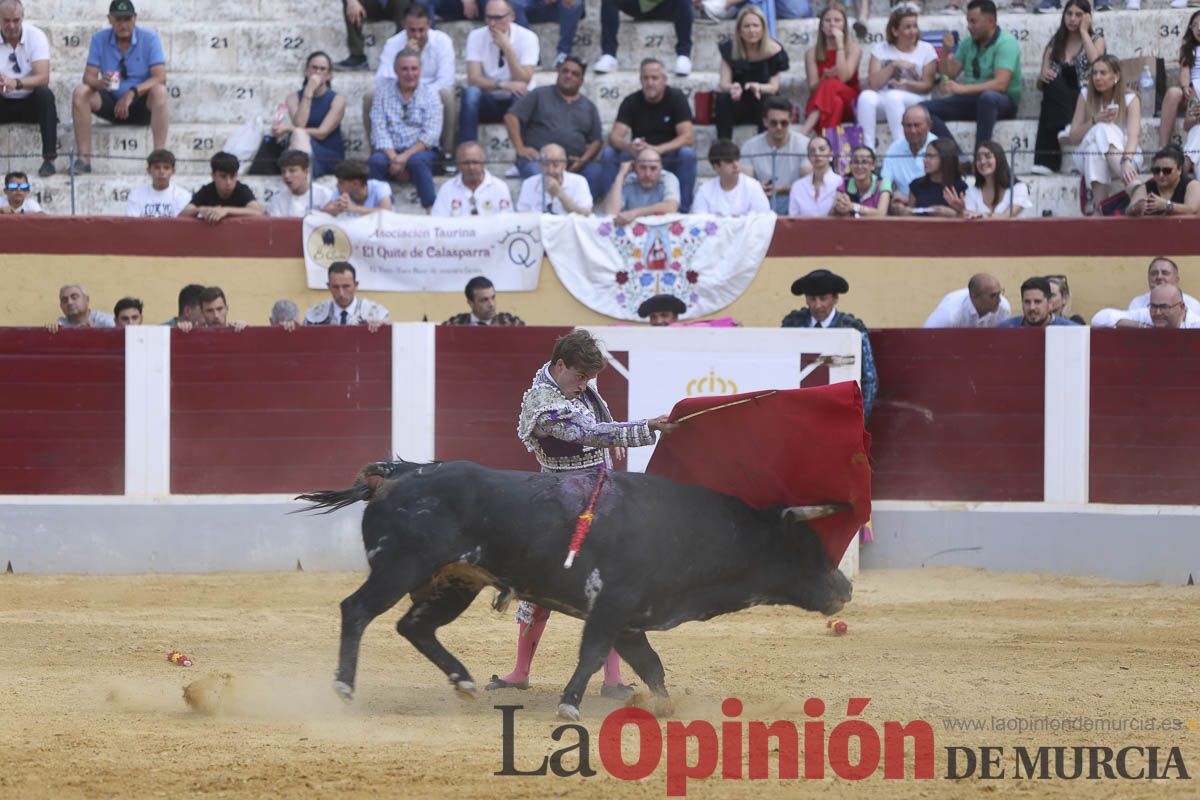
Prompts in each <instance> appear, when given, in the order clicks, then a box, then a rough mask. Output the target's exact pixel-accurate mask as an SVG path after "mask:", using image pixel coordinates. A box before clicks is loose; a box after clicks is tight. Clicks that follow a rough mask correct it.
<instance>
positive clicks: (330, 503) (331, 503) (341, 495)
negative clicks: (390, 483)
mask: <svg viewBox="0 0 1200 800" xmlns="http://www.w3.org/2000/svg"><path fill="white" fill-rule="evenodd" d="M438 463H439V462H436V461H435V462H431V464H428V465H427V464H420V463H417V462H415V461H405V460H403V459H399V460H397V461H376V462H374V463H372V464H368V465H366V466H365V467H363V468H362V469H361V470H359V473H358V477H357V478H355V480H354V485H353V486H351V487H350V488H349V489H325V490H323V491H319V492H308V493H306V494H302V495H298V496H297V497H296V499H297V500H307V501H308V502H310V503H312V505H310V506H307V507H305V508H300V509H296V511H293V512H292V513H294V514H298V513H302V512H305V511H319V510H321V509H324V511H321V513H322V514H331V513H333V512H334V511H337V510H338V509H340V508H345V507H346V506H352V505H354V504H355V503H357V502H360V501H364V502H365V501H367V500H370V499H371V498H372V497H373V496H374V495H375V490H376V489H378V488H379V485H380V484H381V483H383V481H384V480H388V479H395V478H402V477H404V476H405V475H406V474H408V473H410V472H413V471H414V470H418V469H420V468H421V467H425V466H433V467H435V468H436V466H437V464H438Z"/></svg>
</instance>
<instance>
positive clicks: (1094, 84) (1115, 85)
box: [1070, 55, 1142, 215]
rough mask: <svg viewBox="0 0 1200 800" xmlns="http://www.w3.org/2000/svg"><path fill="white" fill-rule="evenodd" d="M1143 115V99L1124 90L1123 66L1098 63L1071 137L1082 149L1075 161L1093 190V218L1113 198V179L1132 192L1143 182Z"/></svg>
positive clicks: (1108, 59) (1106, 59)
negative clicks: (1139, 142)
mask: <svg viewBox="0 0 1200 800" xmlns="http://www.w3.org/2000/svg"><path fill="white" fill-rule="evenodd" d="M1141 116H1142V106H1141V102H1140V101H1139V100H1138V96H1137V95H1136V94H1134V93H1133V92H1127V91H1125V89H1124V83H1123V82H1122V80H1121V62H1120V61H1119V60H1118V59H1117V57H1116V56H1111V55H1103V56H1100V57H1099V58H1097V59H1096V61H1095V63H1093V64H1092V75H1091V80H1090V81H1089V85H1088V91H1087V92H1085V93H1084V94H1082V95H1080V96H1079V99H1078V100H1076V101H1075V116H1074V118H1073V119H1072V120H1071V135H1070V140H1071V144H1073V145H1076V149H1075V152H1074V153H1072V154H1071V157H1072V159H1073V160H1074V161H1075V166H1076V168H1077V169H1078V170H1079V171H1080V172H1081V173H1082V174H1083V179H1084V181H1085V183H1086V184H1087V186H1088V188H1089V189H1090V190H1091V197H1092V203H1091V204H1089V205H1090V206H1091V207H1090V208H1089V209H1088V213H1089V215H1090V214H1094V213H1095V211H1096V206H1098V205H1099V204H1100V201H1102V200H1104V199H1105V198H1107V197H1108V196H1109V194H1110V184H1111V183H1112V181H1113V180H1116V179H1119V180H1120V181H1121V182H1122V183H1123V184H1124V185H1125V186H1127V187H1131V186H1132V184H1134V183H1135V182H1137V179H1138V171H1139V169H1140V168H1141V163H1142V151H1141V148H1140V147H1138V137H1139V136H1140V135H1141V132H1142V119H1141Z"/></svg>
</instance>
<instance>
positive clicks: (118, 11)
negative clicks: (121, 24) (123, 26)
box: [108, 0, 137, 17]
mask: <svg viewBox="0 0 1200 800" xmlns="http://www.w3.org/2000/svg"><path fill="white" fill-rule="evenodd" d="M108 13H109V14H112V15H113V16H114V17H132V16H136V15H137V11H134V9H133V3H131V2H129V0H112V2H111V3H109V4H108Z"/></svg>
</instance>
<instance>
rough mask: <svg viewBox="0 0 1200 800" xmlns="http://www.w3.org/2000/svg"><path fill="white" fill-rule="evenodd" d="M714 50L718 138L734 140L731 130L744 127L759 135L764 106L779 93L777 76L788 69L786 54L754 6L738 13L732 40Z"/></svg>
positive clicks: (764, 18) (749, 6)
mask: <svg viewBox="0 0 1200 800" xmlns="http://www.w3.org/2000/svg"><path fill="white" fill-rule="evenodd" d="M717 49H718V50H719V51H720V53H721V74H720V79H719V81H718V84H717V89H718V91H717V98H716V118H717V119H716V122H717V138H718V139H733V126H734V125H740V124H744V123H749V124H753V125H755V126H756V127H757V128H758V130H759V132H760V133H761V132H762V130H763V128H762V120H763V112H764V109H763V103H764V102H765V101H766V100H767V99H768V98H769V97H771V96H772V95H775V94H778V93H779V74H780V73H781V72H786V71H787V69H788V67H789V66H790V64H789V62H788V54H787V51H786V50H784V49H783V45H781V44H780V43H779V42H777V41H775V40H774V39H773V38H771V37H770V36H769V35H768V34H767V20H766V17H764V16H763V12H762V9H760V8H759V7H758V6H754V5H747V6H744V7H743V8H742V10H741V11H739V12H738V15H737V22H736V23H735V24H734V35H733V37H732V38H731V39H727V40H725V41H723V42H721V43H720V44H718V45H717ZM810 85H812V84H810Z"/></svg>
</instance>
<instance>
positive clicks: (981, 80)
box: [922, 0, 1021, 144]
mask: <svg viewBox="0 0 1200 800" xmlns="http://www.w3.org/2000/svg"><path fill="white" fill-rule="evenodd" d="M967 32H968V33H969V34H970V35H969V36H965V37H963V40H962V41H961V42H959V44H958V49H957V50H955V51H953V55H952V54H951V51H952V48H953V46H954V35H953V34H952V33H950V32H947V33H946V36H945V37H944V39H943V41H942V46H943V48H944V49H943V52H942V57H941V59H940V61H939V64H938V66H939V72H940V74H941V76H942V82H941V84H939V89H938V91H939V92H940V95H941V96H940V97H937V98H936V99H933V100H926V101H925V102H924V103H922V105H924V106H925V108H927V109H929V114H930V117H931V118H932V119H933V132H934V133H935V134H937V136H938V137H939V138H952V137H953V134H952V133H950V129H949V128H947V127H946V122H947V121H949V120H959V121H968V122H969V121H971V120H974V122H975V143H976V144H979V143H981V142H986V141H989V140H991V138H992V129H993V128H995V126H996V120H998V119H1012V118H1013V117H1015V116H1016V115H1017V106H1018V105H1019V104H1020V102H1021V46H1020V45H1019V44H1017V40H1016V39H1015V38H1013V35H1012V34H1011V33H1008V32H1007V31H1002V30H1000V28H999V27H998V26H997V25H996V4H995V3H993V2H992V0H971V2H970V3H969V4H968V5H967Z"/></svg>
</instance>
